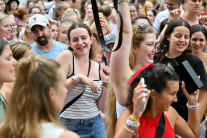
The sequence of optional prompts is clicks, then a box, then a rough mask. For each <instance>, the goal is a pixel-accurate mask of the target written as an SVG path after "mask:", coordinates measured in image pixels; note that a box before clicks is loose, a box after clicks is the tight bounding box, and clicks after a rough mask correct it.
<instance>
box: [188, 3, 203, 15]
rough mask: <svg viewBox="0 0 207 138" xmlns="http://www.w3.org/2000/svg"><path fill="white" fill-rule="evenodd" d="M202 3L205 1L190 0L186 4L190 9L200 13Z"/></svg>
mask: <svg viewBox="0 0 207 138" xmlns="http://www.w3.org/2000/svg"><path fill="white" fill-rule="evenodd" d="M202 3H203V1H202V0H188V1H187V3H186V6H187V8H188V10H189V11H191V12H193V13H196V14H200V12H201V7H202Z"/></svg>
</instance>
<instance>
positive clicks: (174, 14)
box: [168, 9, 181, 21]
mask: <svg viewBox="0 0 207 138" xmlns="http://www.w3.org/2000/svg"><path fill="white" fill-rule="evenodd" d="M180 15H181V10H180V9H174V10H172V11H170V15H169V19H168V20H169V21H172V20H174V19H176V18H179V17H180Z"/></svg>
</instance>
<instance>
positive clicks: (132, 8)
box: [129, 6, 137, 19]
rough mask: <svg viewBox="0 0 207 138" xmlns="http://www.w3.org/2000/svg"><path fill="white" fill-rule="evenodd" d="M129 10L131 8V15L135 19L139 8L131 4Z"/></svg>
mask: <svg viewBox="0 0 207 138" xmlns="http://www.w3.org/2000/svg"><path fill="white" fill-rule="evenodd" d="M129 10H130V17H131V19H134V18H135V17H137V9H136V7H134V6H129Z"/></svg>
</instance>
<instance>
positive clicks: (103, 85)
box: [101, 81, 110, 87]
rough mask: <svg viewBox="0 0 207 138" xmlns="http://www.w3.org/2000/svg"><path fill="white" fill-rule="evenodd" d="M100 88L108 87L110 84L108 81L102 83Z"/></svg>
mask: <svg viewBox="0 0 207 138" xmlns="http://www.w3.org/2000/svg"><path fill="white" fill-rule="evenodd" d="M101 86H102V87H109V86H110V82H109V81H102V85H101Z"/></svg>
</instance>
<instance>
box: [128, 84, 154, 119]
mask: <svg viewBox="0 0 207 138" xmlns="http://www.w3.org/2000/svg"><path fill="white" fill-rule="evenodd" d="M142 92H145V93H146V95H144V94H141V93H142ZM149 95H150V90H148V89H146V86H143V85H142V83H141V82H139V84H138V85H137V87H136V88H134V95H133V113H132V115H133V116H134V117H135V118H136V119H140V117H141V116H142V114H143V112H144V111H145V108H146V105H147V101H148V98H149ZM144 97H145V98H146V100H145V103H144V109H142V98H144Z"/></svg>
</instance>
